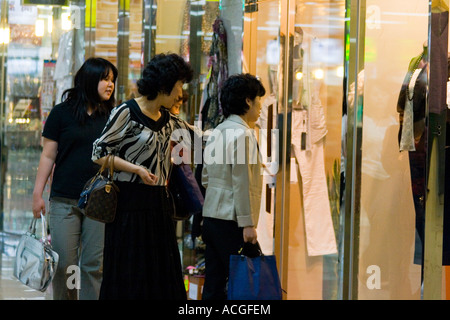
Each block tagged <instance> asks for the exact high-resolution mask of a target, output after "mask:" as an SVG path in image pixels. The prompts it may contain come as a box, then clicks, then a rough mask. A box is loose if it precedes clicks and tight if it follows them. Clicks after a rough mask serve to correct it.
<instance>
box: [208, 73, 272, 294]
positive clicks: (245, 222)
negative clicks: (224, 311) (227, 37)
mask: <svg viewBox="0 0 450 320" xmlns="http://www.w3.org/2000/svg"><path fill="white" fill-rule="evenodd" d="M264 94H265V89H264V87H263V85H262V83H261V82H260V81H259V80H258V79H257V78H256V77H254V76H252V75H250V74H239V75H233V76H231V77H229V78H228V79H227V80H226V82H225V83H224V86H223V88H222V91H221V98H220V102H221V104H222V109H223V113H224V116H225V118H226V119H225V120H224V122H222V123H221V124H219V125H218V126H217V127H216V128H215V129H214V131H213V132H212V134H211V135H210V137H209V138H208V141H207V143H206V146H205V150H204V167H203V172H202V184H203V186H204V187H205V188H206V194H205V202H204V206H203V240H204V242H205V244H206V251H205V285H204V288H203V295H202V297H203V299H204V300H223V299H226V295H227V293H226V284H227V278H228V269H229V267H228V265H229V259H230V255H232V254H237V253H238V251H239V249H240V248H241V247H242V245H243V243H244V242H251V243H256V241H257V234H256V226H257V223H258V216H259V210H260V203H261V188H262V175H261V161H260V155H259V150H258V143H257V140H256V136H255V133H254V130H253V126H254V124H255V122H256V121H257V120H258V118H259V116H260V113H261V97H262V96H264Z"/></svg>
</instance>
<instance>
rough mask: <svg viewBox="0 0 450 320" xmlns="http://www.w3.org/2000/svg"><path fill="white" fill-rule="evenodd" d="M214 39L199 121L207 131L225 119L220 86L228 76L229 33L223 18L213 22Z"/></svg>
mask: <svg viewBox="0 0 450 320" xmlns="http://www.w3.org/2000/svg"><path fill="white" fill-rule="evenodd" d="M213 30H214V33H213V40H212V43H211V49H210V54H209V60H208V69H209V71H208V74H207V76H206V83H205V89H204V91H203V94H202V102H201V106H200V114H199V121H200V125H201V128H202V129H203V130H204V131H206V130H208V129H214V128H215V127H216V126H217V125H218V124H219V123H221V122H222V121H223V120H224V117H223V111H222V106H221V105H220V88H222V85H223V83H224V82H225V80H226V79H227V78H228V54H227V34H226V31H225V26H224V25H223V22H222V20H220V19H216V21H214V24H213Z"/></svg>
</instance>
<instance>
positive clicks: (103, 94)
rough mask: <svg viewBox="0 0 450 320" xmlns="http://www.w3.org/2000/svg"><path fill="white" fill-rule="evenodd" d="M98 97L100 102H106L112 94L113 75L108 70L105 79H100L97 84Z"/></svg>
mask: <svg viewBox="0 0 450 320" xmlns="http://www.w3.org/2000/svg"><path fill="white" fill-rule="evenodd" d="M97 90H98V95H99V97H100V100H101V101H107V100H109V98H111V95H112V94H113V92H114V74H113V72H112V71H111V70H110V71H109V74H108V76H107V77H106V78H105V79H101V80H100V82H99V83H98V89H97Z"/></svg>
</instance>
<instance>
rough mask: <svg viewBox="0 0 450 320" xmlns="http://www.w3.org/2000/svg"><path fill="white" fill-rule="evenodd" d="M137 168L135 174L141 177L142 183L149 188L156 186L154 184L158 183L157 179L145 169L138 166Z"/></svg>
mask: <svg viewBox="0 0 450 320" xmlns="http://www.w3.org/2000/svg"><path fill="white" fill-rule="evenodd" d="M138 167H139V168H138V169H137V172H136V173H137V174H138V175H139V177H141V179H142V181H143V182H144V183H145V184H148V185H150V186H154V185H155V184H156V182H157V181H158V177H157V176H155V175H154V174H153V173H151V172H150V171H148V170H147V169H146V168H144V167H141V166H138Z"/></svg>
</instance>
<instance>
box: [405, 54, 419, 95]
mask: <svg viewBox="0 0 450 320" xmlns="http://www.w3.org/2000/svg"><path fill="white" fill-rule="evenodd" d="M422 58H423V52H422V53H421V55H420V56H419V57H418V59H417V61H416V63H415V64H414V68H412V70H411V72H410V75H409V79H408V85H407V86H406V98H407V99H408V100H410V101H412V99H413V97H414V91H413V96H412V97H411V99H410V98H409V83H410V82H411V79H412V77H413V75H414V71H416V69H417V67H418V66H419V63H420V61H422Z"/></svg>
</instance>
